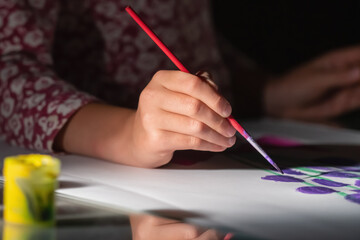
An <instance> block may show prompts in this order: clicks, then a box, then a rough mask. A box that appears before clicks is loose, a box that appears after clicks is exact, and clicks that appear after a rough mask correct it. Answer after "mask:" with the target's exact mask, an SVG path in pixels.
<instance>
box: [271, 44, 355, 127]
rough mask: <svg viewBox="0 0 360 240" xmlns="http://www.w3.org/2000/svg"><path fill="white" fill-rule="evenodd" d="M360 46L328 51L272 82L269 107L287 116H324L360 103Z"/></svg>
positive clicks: (347, 109)
mask: <svg viewBox="0 0 360 240" xmlns="http://www.w3.org/2000/svg"><path fill="white" fill-rule="evenodd" d="M359 62H360V46H355V47H349V48H346V49H339V50H336V51H333V52H330V53H327V54H325V55H323V56H321V57H320V58H317V59H315V60H313V61H311V62H309V63H307V64H305V65H303V66H301V67H298V68H296V69H295V70H293V71H291V72H290V73H288V74H285V75H284V76H282V77H280V78H277V79H275V80H274V81H271V82H269V84H268V86H267V88H266V91H265V109H266V112H267V113H268V114H269V115H272V116H276V117H284V118H295V119H307V120H324V119H329V118H331V117H335V116H338V115H340V114H343V113H346V112H349V111H352V110H354V109H357V108H359V107H360V85H359V83H360V65H359Z"/></svg>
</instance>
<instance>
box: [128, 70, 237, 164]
mask: <svg viewBox="0 0 360 240" xmlns="http://www.w3.org/2000/svg"><path fill="white" fill-rule="evenodd" d="M230 114H231V106H230V104H229V103H228V101H227V100H226V99H225V98H224V97H222V96H221V95H219V94H218V92H217V91H216V90H215V89H214V87H212V86H210V85H209V83H208V82H207V81H204V80H202V79H201V78H199V77H197V76H194V75H192V74H188V73H184V72H180V71H159V72H157V73H156V74H155V75H154V77H153V79H152V80H151V82H150V83H149V84H148V86H147V87H146V88H145V89H144V90H143V92H142V93H141V96H140V100H139V106H138V109H137V111H136V114H135V118H134V123H133V130H132V132H133V134H132V137H131V144H130V147H131V148H132V151H133V154H134V160H136V162H137V163H136V165H139V166H143V167H157V166H161V165H164V164H166V163H168V162H169V161H170V160H171V158H172V156H173V153H174V151H175V150H184V149H194V150H202V151H224V150H225V149H226V148H228V147H231V146H232V145H234V143H235V140H236V137H235V136H234V135H235V132H236V130H235V129H234V128H233V127H232V126H231V125H230V123H229V122H228V120H227V119H226V118H227V117H228V116H229V115H230Z"/></svg>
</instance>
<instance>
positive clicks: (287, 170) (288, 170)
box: [283, 168, 305, 175]
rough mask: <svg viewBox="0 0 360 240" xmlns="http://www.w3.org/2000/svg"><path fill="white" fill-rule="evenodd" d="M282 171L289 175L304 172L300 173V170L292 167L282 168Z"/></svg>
mask: <svg viewBox="0 0 360 240" xmlns="http://www.w3.org/2000/svg"><path fill="white" fill-rule="evenodd" d="M283 171H284V173H286V174H290V175H305V174H304V173H302V172H299V171H295V170H292V169H290V168H287V169H284V170H283Z"/></svg>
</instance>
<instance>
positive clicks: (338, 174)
mask: <svg viewBox="0 0 360 240" xmlns="http://www.w3.org/2000/svg"><path fill="white" fill-rule="evenodd" d="M323 175H324V176H328V177H338V178H358V177H360V175H358V174H354V173H348V172H338V171H333V172H327V173H324V174H323Z"/></svg>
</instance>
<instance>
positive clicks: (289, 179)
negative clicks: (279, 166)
mask: <svg viewBox="0 0 360 240" xmlns="http://www.w3.org/2000/svg"><path fill="white" fill-rule="evenodd" d="M261 179H263V180H270V181H275V182H304V180H302V179H299V178H294V177H290V176H281V175H268V176H265V177H262V178H261Z"/></svg>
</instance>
